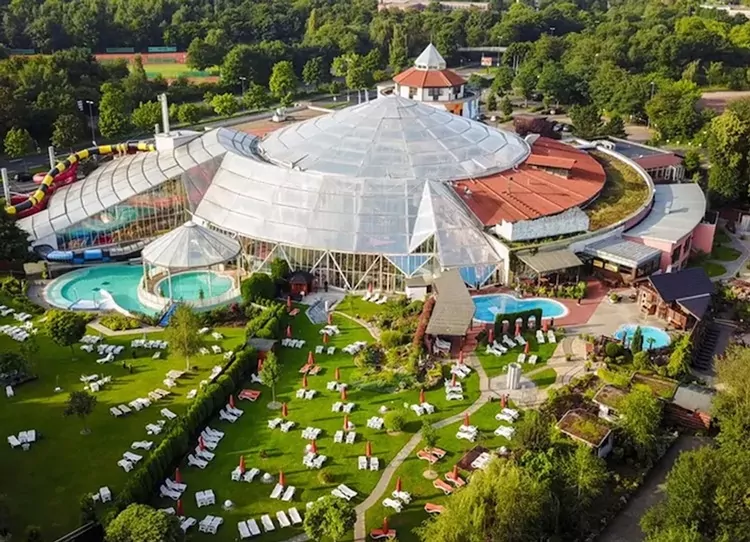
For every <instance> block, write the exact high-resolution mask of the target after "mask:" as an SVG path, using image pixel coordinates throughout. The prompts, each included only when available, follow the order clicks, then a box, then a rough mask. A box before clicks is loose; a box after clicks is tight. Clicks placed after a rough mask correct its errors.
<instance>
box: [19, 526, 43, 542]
mask: <svg viewBox="0 0 750 542" xmlns="http://www.w3.org/2000/svg"><path fill="white" fill-rule="evenodd" d="M24 535H25V538H26V542H44V537H43V536H42V529H41V528H40V527H37V526H36V525H29V526H28V527H26V532H25V533H24Z"/></svg>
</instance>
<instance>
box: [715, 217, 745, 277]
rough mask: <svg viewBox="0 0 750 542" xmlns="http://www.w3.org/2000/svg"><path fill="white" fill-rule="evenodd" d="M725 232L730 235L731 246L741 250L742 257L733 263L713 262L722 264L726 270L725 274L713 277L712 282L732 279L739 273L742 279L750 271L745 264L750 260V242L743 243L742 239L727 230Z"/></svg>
mask: <svg viewBox="0 0 750 542" xmlns="http://www.w3.org/2000/svg"><path fill="white" fill-rule="evenodd" d="M724 231H726V232H727V235H729V239H730V240H731V242H730V243H729V244H730V246H731V247H732V248H734V249H736V250H739V251H740V255H739V257H738V258H737V259H736V260H732V261H731V262H724V261H721V260H711V261H712V262H716V263H718V264H721V265H723V266H724V267H725V268H726V272H725V273H723V274H721V275H719V276H716V277H712V278H711V280H713V281H717V280H728V279H732V278H734V277H735V275H736V274H737V273H739V274H740V276H741V277H742V276H744V277H747V275H748V270H747V268H746V267H745V264H746V263H747V261H748V258H750V241H743V240H742V239H740V238H739V237H737V236H735V235H734V234H733V233H730V232H729V231H728V230H726V229H725V230H724ZM744 277H743V278H744Z"/></svg>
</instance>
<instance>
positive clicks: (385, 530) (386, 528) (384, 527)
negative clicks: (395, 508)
mask: <svg viewBox="0 0 750 542" xmlns="http://www.w3.org/2000/svg"><path fill="white" fill-rule="evenodd" d="M388 531H390V529H389V528H388V518H383V534H388Z"/></svg>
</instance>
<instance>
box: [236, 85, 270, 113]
mask: <svg viewBox="0 0 750 542" xmlns="http://www.w3.org/2000/svg"><path fill="white" fill-rule="evenodd" d="M242 103H243V105H244V106H245V108H247V109H268V108H269V107H270V106H271V97H270V96H269V95H268V90H267V89H266V87H264V86H262V85H259V84H257V83H252V84H251V85H250V88H249V89H247V92H245V95H244V96H243V97H242Z"/></svg>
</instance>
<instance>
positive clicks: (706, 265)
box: [689, 261, 727, 277]
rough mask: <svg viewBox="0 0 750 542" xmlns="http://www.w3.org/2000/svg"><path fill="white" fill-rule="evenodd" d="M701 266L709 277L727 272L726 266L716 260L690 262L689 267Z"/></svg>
mask: <svg viewBox="0 0 750 542" xmlns="http://www.w3.org/2000/svg"><path fill="white" fill-rule="evenodd" d="M696 266H698V267H702V268H703V269H704V270H705V271H706V273H707V274H708V276H709V277H718V276H721V275H723V274H724V273H726V272H727V268H726V267H724V266H723V265H721V264H720V263H716V262H707V261H704V262H699V263H697V264H690V265H689V267H696Z"/></svg>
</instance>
